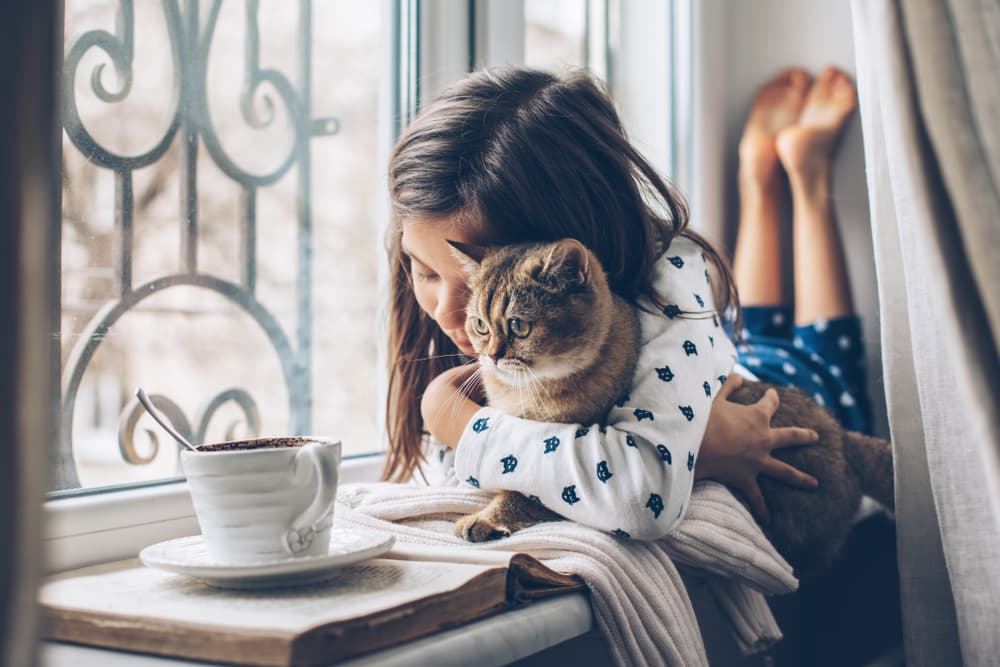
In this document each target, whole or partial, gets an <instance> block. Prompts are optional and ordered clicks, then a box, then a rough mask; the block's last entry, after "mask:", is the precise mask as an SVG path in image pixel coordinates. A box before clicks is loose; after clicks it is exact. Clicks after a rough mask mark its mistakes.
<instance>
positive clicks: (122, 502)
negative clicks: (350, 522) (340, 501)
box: [44, 456, 384, 573]
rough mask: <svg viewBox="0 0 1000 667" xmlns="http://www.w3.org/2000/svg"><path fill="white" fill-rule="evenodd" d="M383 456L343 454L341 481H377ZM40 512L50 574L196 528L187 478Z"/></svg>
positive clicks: (60, 502) (54, 504) (72, 500)
mask: <svg viewBox="0 0 1000 667" xmlns="http://www.w3.org/2000/svg"><path fill="white" fill-rule="evenodd" d="M383 460H384V457H383V456H359V457H356V458H349V459H345V460H344V462H343V463H342V464H341V466H340V481H341V483H343V484H349V483H353V482H373V481H376V480H377V479H378V478H379V474H380V473H381V471H382V464H383ZM44 511H45V540H44V550H45V563H46V571H47V572H50V573H51V572H61V571H64V570H71V569H74V568H78V567H85V566H87V565H95V564H97V563H107V562H110V561H115V560H122V559H125V558H134V557H135V556H136V554H138V553H139V551H141V550H142V549H143V547H146V546H148V545H150V544H155V543H156V542H161V541H163V540H169V539H173V538H175V537H184V536H186V535H197V534H198V533H199V529H198V521H197V519H196V518H195V515H194V506H193V505H192V504H191V495H190V493H189V492H188V487H187V483H186V482H177V483H175V484H162V485H158V486H150V487H147V488H140V489H128V490H122V491H108V492H106V493H99V494H93V495H83V496H77V497H69V498H57V499H53V500H49V501H48V502H46V503H45V510H44Z"/></svg>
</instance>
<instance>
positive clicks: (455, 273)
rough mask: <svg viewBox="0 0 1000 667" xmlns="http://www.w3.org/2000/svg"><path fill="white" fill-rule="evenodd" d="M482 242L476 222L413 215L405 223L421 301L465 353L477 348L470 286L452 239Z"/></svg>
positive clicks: (405, 237) (407, 254)
mask: <svg viewBox="0 0 1000 667" xmlns="http://www.w3.org/2000/svg"><path fill="white" fill-rule="evenodd" d="M449 240H451V241H458V242H459V243H470V244H474V245H477V244H478V245H482V244H484V243H485V239H483V238H482V237H481V235H478V234H477V233H476V232H475V230H474V227H473V225H470V224H468V222H467V220H466V221H461V222H460V221H458V220H457V219H456V218H454V217H450V216H446V217H436V218H413V219H411V220H408V221H406V222H404V223H403V238H402V251H403V255H404V256H405V258H406V261H407V262H408V263H409V265H410V274H411V275H412V276H413V283H412V284H413V295H414V296H415V297H416V299H417V303H418V304H420V307H421V308H422V309H423V310H424V312H425V313H427V314H428V315H429V316H430V317H431V318H432V319H433V320H434V321H435V322H437V325H438V326H439V327H441V330H442V331H444V333H445V334H446V335H447V336H448V337H449V338H450V339H451V340H452V342H453V343H455V345H456V346H457V347H458V349H459V350H461V351H462V352H463V353H464V354H467V355H470V356H475V354H476V352H475V350H474V349H473V348H472V344H471V343H470V342H469V338H468V337H467V336H466V335H465V306H466V304H467V303H468V300H469V288H468V286H467V285H466V275H465V271H464V269H463V268H462V264H461V262H459V261H458V258H456V257H455V255H454V254H453V253H452V249H451V246H450V245H448V241H449Z"/></svg>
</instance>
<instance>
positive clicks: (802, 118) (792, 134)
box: [776, 66, 858, 180]
mask: <svg viewBox="0 0 1000 667" xmlns="http://www.w3.org/2000/svg"><path fill="white" fill-rule="evenodd" d="M857 105H858V97H857V92H856V91H855V89H854V84H853V83H852V82H851V80H850V78H848V76H847V74H845V73H844V72H843V71H841V70H839V69H837V68H836V67H832V66H831V67H827V68H826V69H824V70H823V71H822V73H820V75H819V76H817V77H816V80H815V81H814V82H813V84H812V87H811V88H809V93H808V95H806V98H805V104H804V105H803V106H802V111H801V113H800V114H799V119H798V122H796V123H795V124H794V125H790V126H788V127H785V128H783V129H781V130H779V131H778V137H777V144H776V145H777V151H778V157H779V158H780V159H781V164H782V165H783V166H784V167H785V171H787V172H788V176H789V178H791V179H792V180H795V178H796V177H810V176H824V177H825V176H827V175H828V172H829V166H830V159H831V157H832V156H833V151H834V149H835V148H836V145H837V139H838V138H839V137H840V132H841V130H842V129H843V128H844V124H845V122H846V121H847V119H848V117H850V115H851V113H852V112H853V111H854V109H855V108H856V107H857Z"/></svg>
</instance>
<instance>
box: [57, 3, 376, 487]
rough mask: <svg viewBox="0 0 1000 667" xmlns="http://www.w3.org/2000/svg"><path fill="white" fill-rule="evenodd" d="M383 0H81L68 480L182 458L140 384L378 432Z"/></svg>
mask: <svg viewBox="0 0 1000 667" xmlns="http://www.w3.org/2000/svg"><path fill="white" fill-rule="evenodd" d="M383 6H385V3H379V2H354V1H352V0H324V1H323V2H317V3H314V4H311V3H309V2H308V0H302V1H300V2H298V3H291V2H288V3H285V2H260V3H257V2H250V1H248V2H226V3H207V2H206V3H197V2H179V3H162V4H161V3H152V2H135V3H133V2H125V1H122V2H116V1H111V0H67V2H66V6H65V45H64V59H65V70H64V71H65V72H66V74H67V77H66V79H65V80H64V82H63V91H64V98H65V104H64V114H63V142H62V148H63V154H62V166H63V190H62V198H63V200H62V213H63V215H62V226H61V238H62V258H61V323H60V331H59V332H58V334H57V335H58V337H59V340H60V347H61V351H62V368H63V380H62V399H61V406H60V414H61V419H62V423H61V429H60V431H61V432H60V438H59V441H58V442H57V443H56V444H55V447H54V451H53V459H54V467H55V471H54V474H53V476H52V480H53V481H52V487H53V490H63V489H74V488H81V487H82V488H93V487H107V486H113V485H121V484H128V483H136V482H149V481H155V480H162V479H169V478H172V477H175V476H177V475H178V474H179V469H178V447H177V445H176V444H175V443H174V442H173V441H172V440H171V439H170V438H169V436H166V434H164V433H163V432H162V431H161V430H160V429H159V427H158V426H157V425H156V424H155V423H154V422H153V421H152V420H151V419H150V418H149V417H148V416H147V415H145V414H144V413H142V412H141V408H139V407H138V406H137V403H136V401H135V400H134V396H133V395H134V392H135V389H136V388H137V387H139V386H141V387H143V388H144V389H145V391H146V392H147V394H150V395H151V396H153V397H154V402H156V403H157V404H158V405H160V406H161V408H164V409H165V410H166V411H168V413H169V414H171V416H172V417H173V419H174V421H175V423H176V425H178V426H179V427H180V428H181V430H185V431H187V433H188V434H189V435H190V436H191V437H193V438H195V439H198V440H202V441H213V440H220V439H227V438H239V437H245V436H248V435H253V434H256V433H259V434H262V435H273V434H287V433H293V432H297V433H312V434H322V435H329V436H332V437H335V438H338V439H341V440H342V441H343V443H344V452H345V454H358V453H365V452H371V451H373V450H375V449H377V447H378V445H379V440H378V437H379V436H378V433H379V432H380V429H379V428H378V425H377V423H376V422H377V414H378V408H379V397H378V396H377V393H378V390H377V387H376V384H377V380H378V377H379V375H380V373H381V369H380V368H379V366H378V363H377V345H378V335H377V333H376V331H377V330H378V329H377V328H376V320H377V317H379V316H380V315H381V310H382V309H381V307H380V305H381V302H382V294H381V292H380V291H379V290H378V278H377V272H378V266H379V263H381V262H384V261H385V260H384V250H383V243H382V239H381V236H380V234H379V233H378V230H379V228H380V227H379V224H378V221H377V220H376V214H377V210H378V207H377V206H376V202H377V201H378V199H379V198H380V197H383V196H384V192H383V190H384V177H383V174H381V173H380V172H379V166H378V164H377V162H376V156H377V154H378V150H377V143H378V140H379V137H380V136H381V134H380V133H383V132H386V131H388V130H387V129H386V128H383V127H380V126H379V125H378V119H379V118H390V117H391V115H390V114H381V113H379V106H380V105H382V104H387V103H388V101H387V100H385V99H383V98H381V97H380V96H379V91H380V90H382V89H384V88H387V87H385V86H383V85H382V82H383V80H384V79H385V77H388V76H391V73H390V72H388V71H383V69H381V68H382V67H383V64H384V63H388V62H390V59H389V58H386V57H383V54H382V50H383V49H386V48H389V47H390V45H389V44H386V41H387V40H386V39H384V35H385V34H388V31H386V30H384V29H383V24H385V23H386V22H387V21H389V20H391V17H387V16H384V15H383V14H382V13H381V12H380V9H381V8H382V7H383ZM192 12H197V13H198V14H197V15H194V14H193V13H192Z"/></svg>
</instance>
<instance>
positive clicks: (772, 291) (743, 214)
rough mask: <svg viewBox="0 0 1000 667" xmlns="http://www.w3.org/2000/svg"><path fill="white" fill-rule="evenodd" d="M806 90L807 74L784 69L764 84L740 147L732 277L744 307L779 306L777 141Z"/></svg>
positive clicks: (794, 117)
mask: <svg viewBox="0 0 1000 667" xmlns="http://www.w3.org/2000/svg"><path fill="white" fill-rule="evenodd" d="M808 87H809V74H808V72H806V71H805V70H802V69H787V70H784V71H783V72H781V73H779V74H778V75H777V76H776V77H775V78H774V79H772V80H771V81H769V82H768V83H766V84H764V86H763V87H761V89H760V90H759V91H758V92H757V96H756V97H755V98H754V101H753V104H752V106H751V108H750V116H749V118H748V119H747V124H746V127H745V128H744V130H743V137H742V138H741V139H740V147H739V158H740V166H739V177H738V178H739V193H740V221H739V224H740V226H739V230H738V232H737V235H736V252H735V253H734V257H733V275H734V277H735V280H736V286H737V288H738V289H739V292H740V301H741V302H742V303H743V304H744V305H747V306H777V305H780V304H781V303H782V301H783V300H784V299H783V295H782V284H781V256H780V254H781V252H780V251H781V243H780V238H779V224H778V223H779V213H780V205H781V197H782V194H783V192H784V187H785V185H784V182H783V180H784V179H783V178H782V174H781V166H780V164H779V162H778V153H777V149H776V146H775V139H776V137H777V135H778V133H779V132H780V131H781V130H783V129H785V128H788V127H790V126H791V125H792V124H793V123H795V122H796V120H797V118H798V117H799V112H800V110H801V108H802V104H803V102H804V100H805V97H806V90H807V88H808Z"/></svg>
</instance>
